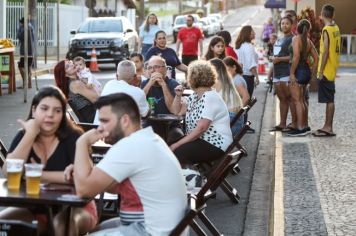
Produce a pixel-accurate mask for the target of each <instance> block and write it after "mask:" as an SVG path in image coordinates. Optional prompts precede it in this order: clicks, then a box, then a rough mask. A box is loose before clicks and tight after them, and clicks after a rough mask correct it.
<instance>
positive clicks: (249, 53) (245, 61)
mask: <svg viewBox="0 0 356 236" xmlns="http://www.w3.org/2000/svg"><path fill="white" fill-rule="evenodd" d="M236 53H237V57H238V58H239V62H240V63H241V64H242V71H243V74H244V75H252V73H251V71H250V69H251V68H253V67H257V65H258V55H257V53H256V51H255V48H254V47H253V45H252V44H251V43H247V42H245V43H243V44H241V46H240V48H239V49H237V50H236Z"/></svg>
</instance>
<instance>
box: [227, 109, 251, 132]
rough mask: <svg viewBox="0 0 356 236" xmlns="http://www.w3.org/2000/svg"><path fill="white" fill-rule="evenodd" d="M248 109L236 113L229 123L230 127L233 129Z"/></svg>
mask: <svg viewBox="0 0 356 236" xmlns="http://www.w3.org/2000/svg"><path fill="white" fill-rule="evenodd" d="M249 109H250V107H249V106H248V105H247V106H245V107H243V108H241V109H240V110H239V111H238V112H237V113H236V115H235V117H234V118H233V119H232V120H231V121H230V127H233V126H234V125H235V123H236V122H237V121H238V120H239V119H240V117H241V116H243V115H244V114H245V113H246V112H247V111H248V110H249Z"/></svg>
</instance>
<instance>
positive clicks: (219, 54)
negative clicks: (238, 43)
mask: <svg viewBox="0 0 356 236" xmlns="http://www.w3.org/2000/svg"><path fill="white" fill-rule="evenodd" d="M204 57H205V60H210V59H213V58H219V59H221V60H222V59H224V58H225V57H226V53H225V40H224V38H223V37H221V36H215V37H214V38H212V39H211V40H210V43H209V46H208V51H207V52H206V54H205V56H204Z"/></svg>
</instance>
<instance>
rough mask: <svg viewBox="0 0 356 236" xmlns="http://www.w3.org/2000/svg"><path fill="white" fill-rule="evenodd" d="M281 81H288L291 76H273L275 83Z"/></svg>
mask: <svg viewBox="0 0 356 236" xmlns="http://www.w3.org/2000/svg"><path fill="white" fill-rule="evenodd" d="M279 81H281V82H288V81H289V76H284V77H281V78H276V77H273V83H278V82H279Z"/></svg>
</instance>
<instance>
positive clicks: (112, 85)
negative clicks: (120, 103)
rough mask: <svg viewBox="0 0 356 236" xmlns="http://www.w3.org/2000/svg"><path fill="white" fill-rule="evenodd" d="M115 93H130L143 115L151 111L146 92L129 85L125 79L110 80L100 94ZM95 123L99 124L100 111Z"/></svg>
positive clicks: (96, 115)
mask: <svg viewBox="0 0 356 236" xmlns="http://www.w3.org/2000/svg"><path fill="white" fill-rule="evenodd" d="M113 93H126V94H128V95H130V96H131V97H132V98H133V99H134V100H135V102H136V103H137V105H138V108H139V110H140V114H141V116H142V117H145V116H146V115H147V113H148V111H149V107H148V103H147V100H146V94H145V92H144V91H143V90H142V89H140V88H138V87H135V86H132V85H129V84H128V83H127V82H126V81H124V80H117V79H114V80H110V81H108V82H107V83H106V84H105V86H104V89H103V91H102V92H101V95H100V96H106V95H109V94H113ZM94 124H99V112H98V111H96V114H95V119H94Z"/></svg>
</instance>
